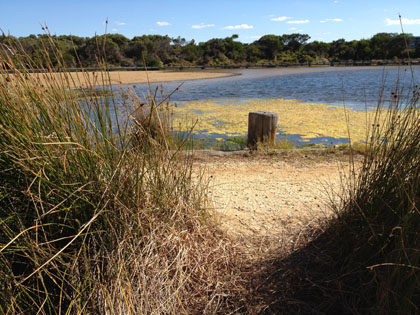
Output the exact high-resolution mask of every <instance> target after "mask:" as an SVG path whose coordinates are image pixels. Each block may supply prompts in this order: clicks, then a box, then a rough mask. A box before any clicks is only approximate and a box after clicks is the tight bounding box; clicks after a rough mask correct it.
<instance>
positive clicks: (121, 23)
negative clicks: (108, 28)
mask: <svg viewBox="0 0 420 315" xmlns="http://www.w3.org/2000/svg"><path fill="white" fill-rule="evenodd" d="M115 24H117V25H119V26H123V25H127V23H125V22H120V21H115Z"/></svg>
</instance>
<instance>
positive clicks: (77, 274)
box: [0, 37, 243, 314]
mask: <svg viewBox="0 0 420 315" xmlns="http://www.w3.org/2000/svg"><path fill="white" fill-rule="evenodd" d="M46 41H47V42H46V43H44V44H45V46H44V50H43V51H40V52H39V53H40V54H41V57H42V58H41V59H42V63H41V62H40V61H38V60H33V59H31V58H30V56H29V55H27V54H26V53H25V51H24V50H23V49H22V47H20V45H19V42H18V41H16V42H9V43H5V44H1V46H0V312H1V313H8V314H21V313H39V314H50V313H64V312H67V313H72V314H73V313H74V314H78V313H83V314H85V313H95V314H102V313H104V314H105V313H106V314H129V313H134V314H142V313H148V314H149V313H156V314H162V313H174V314H178V313H191V312H196V313H212V312H217V311H218V310H220V309H229V308H230V307H231V306H232V303H230V297H231V296H234V295H233V294H230V293H229V292H230V291H229V290H235V292H237V291H238V290H240V288H242V281H243V280H242V279H240V278H239V276H238V277H236V278H235V276H232V268H233V266H234V265H235V264H236V262H238V263H239V264H240V260H239V258H240V257H239V254H238V251H237V250H236V249H235V248H234V246H233V245H232V244H231V243H230V242H229V241H228V240H227V239H225V238H224V237H223V236H222V235H220V233H219V232H218V231H217V230H216V229H215V228H214V227H213V226H212V224H211V220H210V217H209V215H208V213H207V211H206V185H205V183H204V182H202V181H200V180H196V179H194V178H193V172H192V159H191V158H189V157H188V156H186V155H180V154H177V150H171V149H172V148H171V147H170V146H169V145H168V142H170V139H169V138H170V134H169V133H168V132H167V130H168V129H167V128H166V127H165V124H166V122H165V121H163V120H161V119H160V117H161V116H160V115H159V114H158V107H159V105H160V104H157V103H156V102H155V98H154V97H153V94H151V96H150V97H149V98H146V100H145V101H144V102H143V101H138V100H136V101H133V99H135V97H134V95H131V96H130V95H129V96H128V97H124V95H125V94H124V93H126V92H124V91H123V92H122V93H120V95H122V97H117V96H116V91H115V90H114V89H113V88H112V87H111V84H110V80H109V77H108V73H107V72H106V71H105V69H106V62H105V59H103V58H104V57H101V52H102V51H105V50H104V49H103V47H99V45H98V52H99V54H98V62H99V63H100V64H101V65H102V66H103V68H104V71H100V72H98V73H97V75H96V79H95V80H93V79H92V80H91V79H89V78H90V77H89V76H87V75H86V72H84V71H81V72H80V73H79V75H78V76H76V77H74V76H73V77H72V76H70V75H69V72H68V71H67V70H66V68H65V67H64V65H63V63H61V62H60V60H62V56H61V55H60V51H59V49H58V48H57V47H56V46H55V43H54V41H53V39H52V38H51V37H48V38H47V39H46ZM102 56H103V55H102ZM52 59H54V62H55V63H57V64H58V66H57V67H56V68H55V69H53V67H52V64H53V63H52V61H51V60H52ZM45 65H46V70H45V72H44V73H42V74H40V75H34V74H32V73H31V72H32V71H33V70H34V69H38V68H40V67H41V66H45ZM82 81H83V82H85V83H84V84H85V85H87V87H88V89H81V90H79V91H77V92H74V90H72V88H73V87H77V86H81V85H82ZM98 84H100V85H101V87H100V88H96V87H95V86H96V85H98ZM133 104H134V105H136V104H137V105H139V104H145V105H144V106H145V108H146V107H147V108H148V111H147V112H142V115H143V116H142V117H139V116H138V114H137V113H138V110H139V108H133V107H132V105H133ZM142 106H143V105H142ZM234 262H235V263H234ZM236 296H237V295H236Z"/></svg>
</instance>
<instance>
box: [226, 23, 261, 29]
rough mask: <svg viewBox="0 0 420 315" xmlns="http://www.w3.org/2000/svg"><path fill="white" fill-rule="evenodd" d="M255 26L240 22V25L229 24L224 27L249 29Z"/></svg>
mask: <svg viewBox="0 0 420 315" xmlns="http://www.w3.org/2000/svg"><path fill="white" fill-rule="evenodd" d="M252 28H254V26H253V25H248V24H240V25H229V26H225V27H224V28H223V29H225V30H249V29H252Z"/></svg>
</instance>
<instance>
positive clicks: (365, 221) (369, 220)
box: [339, 86, 420, 314]
mask: <svg viewBox="0 0 420 315" xmlns="http://www.w3.org/2000/svg"><path fill="white" fill-rule="evenodd" d="M419 92H420V91H419V88H418V86H415V87H413V88H412V91H411V94H410V95H409V96H408V97H402V95H403V94H402V89H398V88H397V89H396V91H395V92H394V93H392V98H391V101H390V103H389V108H384V105H385V104H388V103H386V102H384V101H383V100H382V99H381V100H380V102H379V106H378V109H377V111H376V115H375V119H374V121H373V123H372V125H371V130H370V135H369V139H367V141H368V145H367V150H366V152H365V158H364V160H363V163H362V165H361V168H360V169H359V170H358V171H357V173H358V175H357V176H354V177H353V179H354V180H353V181H350V183H351V184H350V186H349V187H348V189H349V191H348V196H347V197H346V198H345V199H344V203H343V205H342V208H343V210H342V211H341V212H340V213H339V221H341V222H342V223H344V224H343V225H341V226H345V227H346V228H345V229H344V230H345V231H346V233H348V234H346V233H343V235H345V238H346V239H347V241H346V242H343V244H342V246H343V247H345V246H348V248H349V249H350V248H351V251H350V252H347V255H346V256H345V259H344V261H345V264H344V266H345V267H346V268H348V270H350V268H355V267H357V266H360V267H361V268H362V269H361V270H360V273H361V274H363V275H364V276H363V281H366V284H362V283H359V284H360V285H361V286H360V288H359V289H360V291H359V292H361V295H363V294H364V295H365V296H364V298H365V301H369V302H366V303H367V305H366V306H369V308H370V310H371V311H372V312H380V313H384V312H385V313H388V312H390V313H398V312H400V313H406V314H409V313H418V312H419V311H420V280H419V279H420V278H419V277H420V273H419V271H420V110H419V95H420V94H419ZM340 239H341V238H340ZM347 242H348V243H347Z"/></svg>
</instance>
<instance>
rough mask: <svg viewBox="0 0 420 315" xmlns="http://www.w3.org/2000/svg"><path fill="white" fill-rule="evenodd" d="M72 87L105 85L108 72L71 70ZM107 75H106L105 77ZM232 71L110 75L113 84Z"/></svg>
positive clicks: (41, 76) (57, 76) (42, 77)
mask: <svg viewBox="0 0 420 315" xmlns="http://www.w3.org/2000/svg"><path fill="white" fill-rule="evenodd" d="M31 75H32V76H35V77H36V78H39V79H40V80H41V81H42V80H45V79H46V78H47V77H48V78H49V79H50V78H54V77H55V79H56V80H58V81H60V80H62V78H63V75H62V74H60V73H48V74H45V73H32V74H31ZM70 75H71V78H72V80H71V86H72V87H86V86H97V85H103V82H104V80H105V78H106V74H105V73H103V72H84V73H81V72H71V73H70ZM104 75H105V77H103V76H104ZM232 75H234V74H232V73H230V72H212V71H147V72H146V71H110V72H109V77H110V80H111V84H136V83H147V82H167V81H187V80H197V79H211V78H218V77H226V76H232Z"/></svg>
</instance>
